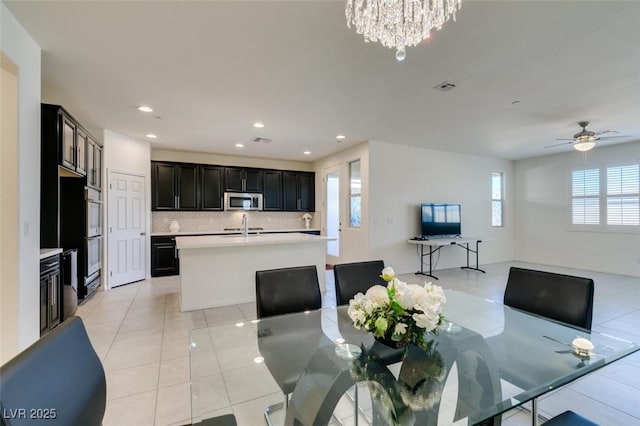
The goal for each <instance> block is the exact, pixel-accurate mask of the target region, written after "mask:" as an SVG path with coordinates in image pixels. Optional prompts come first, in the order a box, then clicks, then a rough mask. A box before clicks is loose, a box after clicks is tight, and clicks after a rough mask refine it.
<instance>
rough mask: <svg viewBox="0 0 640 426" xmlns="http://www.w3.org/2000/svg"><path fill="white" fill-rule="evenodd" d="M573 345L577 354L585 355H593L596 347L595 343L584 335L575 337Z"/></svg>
mask: <svg viewBox="0 0 640 426" xmlns="http://www.w3.org/2000/svg"><path fill="white" fill-rule="evenodd" d="M571 347H572V348H573V351H574V352H575V353H576V354H577V355H579V356H585V357H588V356H591V353H592V351H593V348H594V346H593V343H591V341H589V340H588V339H585V338H583V337H576V338H575V339H573V341H572V342H571Z"/></svg>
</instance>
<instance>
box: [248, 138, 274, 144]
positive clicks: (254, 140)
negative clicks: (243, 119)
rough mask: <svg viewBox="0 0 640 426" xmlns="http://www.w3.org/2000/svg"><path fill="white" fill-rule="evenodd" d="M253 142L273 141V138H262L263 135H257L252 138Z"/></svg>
mask: <svg viewBox="0 0 640 426" xmlns="http://www.w3.org/2000/svg"><path fill="white" fill-rule="evenodd" d="M251 140H252V141H253V142H257V143H271V141H272V140H273V139H269V138H261V137H257V138H253V139H251Z"/></svg>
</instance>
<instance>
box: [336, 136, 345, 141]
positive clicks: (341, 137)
mask: <svg viewBox="0 0 640 426" xmlns="http://www.w3.org/2000/svg"><path fill="white" fill-rule="evenodd" d="M344 138H346V136H345V135H338V136H336V139H340V140H342V139H344Z"/></svg>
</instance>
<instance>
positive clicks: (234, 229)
mask: <svg viewBox="0 0 640 426" xmlns="http://www.w3.org/2000/svg"><path fill="white" fill-rule="evenodd" d="M224 230H225V231H238V232H240V231H242V228H224ZM249 231H264V228H259V227H258V228H249Z"/></svg>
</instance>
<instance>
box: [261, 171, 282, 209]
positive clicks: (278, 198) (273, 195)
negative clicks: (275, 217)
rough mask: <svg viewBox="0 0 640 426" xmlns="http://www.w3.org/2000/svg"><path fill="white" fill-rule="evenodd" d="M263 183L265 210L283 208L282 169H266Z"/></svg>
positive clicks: (263, 205)
mask: <svg viewBox="0 0 640 426" xmlns="http://www.w3.org/2000/svg"><path fill="white" fill-rule="evenodd" d="M263 183H264V189H263V194H262V208H263V209H264V210H274V211H278V210H282V171H281V170H265V171H264V172H263Z"/></svg>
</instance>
